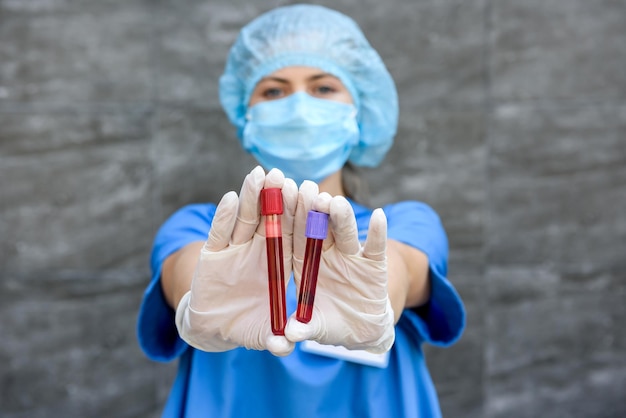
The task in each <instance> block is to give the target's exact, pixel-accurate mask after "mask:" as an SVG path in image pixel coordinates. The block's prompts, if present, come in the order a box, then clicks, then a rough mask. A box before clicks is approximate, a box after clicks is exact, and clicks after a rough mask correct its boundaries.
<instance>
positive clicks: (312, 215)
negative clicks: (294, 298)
mask: <svg viewBox="0 0 626 418" xmlns="http://www.w3.org/2000/svg"><path fill="white" fill-rule="evenodd" d="M327 234H328V214H326V213H322V212H316V211H314V210H311V211H309V213H308V215H307V218H306V230H305V233H304V235H305V236H306V237H307V240H306V250H305V253H304V265H303V267H302V279H301V281H300V294H299V295H298V309H297V310H296V319H297V320H298V321H300V322H304V323H305V324H306V323H308V322H309V321H311V316H312V315H313V303H314V302H315V289H316V287H317V273H318V272H319V269H320V259H321V256H322V244H323V243H324V239H325V238H326V235H327Z"/></svg>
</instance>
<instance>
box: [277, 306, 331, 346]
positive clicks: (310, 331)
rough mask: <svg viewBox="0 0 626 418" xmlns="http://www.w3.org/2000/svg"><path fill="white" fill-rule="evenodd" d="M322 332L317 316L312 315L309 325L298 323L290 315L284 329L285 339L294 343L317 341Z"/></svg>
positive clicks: (293, 316)
mask: <svg viewBox="0 0 626 418" xmlns="http://www.w3.org/2000/svg"><path fill="white" fill-rule="evenodd" d="M322 331H323V327H322V324H321V322H320V319H319V316H318V315H315V313H314V314H313V317H312V318H311V321H310V322H309V323H306V324H305V323H304V322H300V321H298V320H297V319H296V317H295V315H292V316H291V317H290V318H289V320H288V321H287V326H286V327H285V337H286V338H287V339H288V340H289V341H292V342H294V343H296V342H299V341H304V340H318V339H319V338H320V337H321V335H322V333H323V332H322Z"/></svg>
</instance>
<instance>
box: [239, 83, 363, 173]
mask: <svg viewBox="0 0 626 418" xmlns="http://www.w3.org/2000/svg"><path fill="white" fill-rule="evenodd" d="M356 113H357V112H356V108H355V107H354V106H353V105H351V104H346V103H340V102H336V101H332V100H326V99H318V98H315V97H312V96H309V95H308V94H306V93H294V94H292V95H290V96H288V97H285V98H283V99H278V100H270V101H267V102H261V103H257V104H256V105H254V106H252V107H250V109H248V113H247V115H246V118H247V122H246V126H245V128H244V131H243V146H244V148H245V149H246V150H247V151H248V152H250V153H251V154H252V155H253V156H254V157H255V158H256V159H257V161H259V163H260V164H261V165H262V166H263V167H264V168H265V169H266V170H271V169H272V168H278V169H280V170H281V171H282V172H283V173H284V174H285V176H286V177H290V178H292V179H294V180H295V181H296V183H297V184H298V185H299V184H301V183H302V181H304V180H313V181H315V182H316V183H319V182H320V181H322V180H324V179H325V178H326V177H328V176H329V175H330V174H332V173H334V172H335V171H338V170H339V169H340V168H341V167H343V165H344V164H345V162H346V161H347V160H348V157H349V156H350V151H351V150H352V148H353V147H354V146H355V145H356V144H357V143H358V141H359V127H358V124H357V121H356Z"/></svg>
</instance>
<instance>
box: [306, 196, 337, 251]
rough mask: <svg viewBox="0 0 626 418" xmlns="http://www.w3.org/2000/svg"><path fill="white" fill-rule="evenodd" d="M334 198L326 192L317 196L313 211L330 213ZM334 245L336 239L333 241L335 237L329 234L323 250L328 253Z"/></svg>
mask: <svg viewBox="0 0 626 418" xmlns="http://www.w3.org/2000/svg"><path fill="white" fill-rule="evenodd" d="M332 199H333V197H332V196H331V195H330V194H328V193H326V192H322V193H320V194H319V195H317V197H316V198H315V200H314V201H313V206H312V208H311V209H313V210H314V211H316V212H322V213H330V202H331V201H332ZM333 243H334V239H333V235H332V234H328V235H327V237H326V239H325V240H324V244H323V247H322V248H323V250H324V251H326V250H327V249H328V248H330V247H331V246H332V245H333Z"/></svg>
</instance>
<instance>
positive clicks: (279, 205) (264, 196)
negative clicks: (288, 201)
mask: <svg viewBox="0 0 626 418" xmlns="http://www.w3.org/2000/svg"><path fill="white" fill-rule="evenodd" d="M282 213H283V195H282V193H281V190H280V189H279V188H277V187H276V188H271V189H263V190H261V215H263V216H266V215H282Z"/></svg>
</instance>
